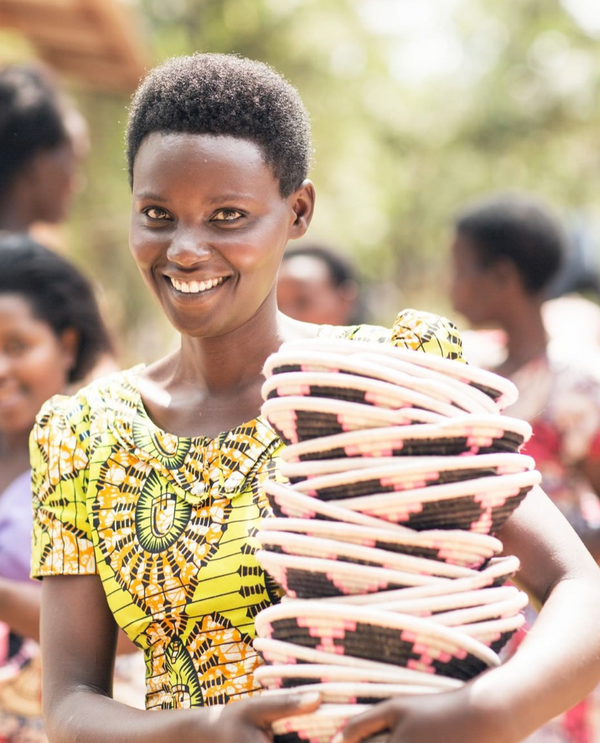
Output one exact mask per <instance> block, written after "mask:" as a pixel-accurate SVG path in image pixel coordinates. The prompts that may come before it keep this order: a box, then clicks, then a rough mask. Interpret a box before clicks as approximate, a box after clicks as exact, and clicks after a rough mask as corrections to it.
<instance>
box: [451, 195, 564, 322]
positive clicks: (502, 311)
mask: <svg viewBox="0 0 600 743" xmlns="http://www.w3.org/2000/svg"><path fill="white" fill-rule="evenodd" d="M564 248H565V235H564V232H563V229H562V227H561V224H560V222H559V220H558V219H557V217H556V216H555V215H554V213H553V212H552V211H551V210H550V209H549V208H548V207H547V206H546V205H544V204H543V203H542V202H540V201H539V200H537V199H535V198H534V197H532V196H529V195H524V194H512V193H508V194H498V195H492V196H489V197H487V198H484V199H482V200H480V201H477V202H475V203H473V204H471V205H469V206H467V207H466V208H465V209H464V210H463V211H462V213H461V214H459V216H458V218H457V219H456V221H455V233H454V239H453V243H452V282H451V298H452V303H453V305H454V309H455V310H456V311H457V312H460V313H461V314H462V315H464V316H465V317H466V318H467V320H469V322H470V323H471V324H472V325H473V326H475V327H490V326H500V327H502V328H504V329H505V330H506V331H507V332H508V333H509V334H510V333H511V332H519V330H521V331H522V332H527V331H528V329H530V328H533V327H538V326H539V324H540V323H541V319H540V320H539V322H538V318H540V317H541V315H540V313H541V306H542V303H543V301H544V299H545V292H546V289H547V287H548V285H549V283H550V282H551V280H552V278H553V277H554V275H555V274H556V273H557V271H558V270H559V268H560V265H561V260H562V256H563V254H564Z"/></svg>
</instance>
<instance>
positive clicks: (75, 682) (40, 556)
mask: <svg viewBox="0 0 600 743" xmlns="http://www.w3.org/2000/svg"><path fill="white" fill-rule="evenodd" d="M310 151H311V146H310V132H309V126H308V116H307V114H306V111H305V110H304V107H303V105H302V102H301V100H300V98H299V96H298V93H297V91H296V90H295V89H294V88H293V87H292V86H291V85H289V84H288V83H287V82H286V81H285V80H283V79H282V78H281V77H280V76H279V75H278V74H277V73H275V72H274V71H273V70H272V69H270V68H269V67H267V66H266V65H264V64H261V63H258V62H253V61H250V60H246V59H241V58H238V57H232V56H225V55H210V54H207V55H202V54H199V55H195V56H192V57H184V58H179V59H174V60H171V61H169V62H167V63H166V64H165V65H163V66H162V67H159V68H157V69H156V70H154V71H153V72H152V73H151V74H150V76H149V77H148V79H147V80H146V81H145V82H144V83H143V84H142V85H141V87H140V89H139V90H138V92H137V94H136V97H135V99H134V102H133V107H132V110H131V116H130V122H129V130H128V157H129V167H130V176H131V185H132V191H133V208H132V216H131V232H130V246H131V251H132V254H133V257H134V260H135V261H136V263H137V265H138V267H139V270H140V272H141V274H142V276H143V278H144V280H145V282H146V284H147V286H148V288H149V290H150V291H151V292H152V294H153V295H154V297H155V298H156V300H157V301H158V303H159V304H160V306H161V308H162V309H163V311H164V313H165V315H166V316H167V317H168V318H169V320H170V321H171V323H172V324H173V325H174V327H175V328H176V329H177V330H178V331H179V332H180V334H181V345H180V348H179V349H178V350H177V351H175V352H174V353H172V354H171V355H169V356H167V357H166V358H164V359H161V360H159V361H157V362H156V363H154V364H152V365H151V366H149V367H143V366H139V367H135V368H134V369H131V370H128V371H125V372H122V373H120V374H117V375H114V376H112V377H110V378H108V379H106V380H101V381H99V382H97V383H94V384H92V385H90V386H88V387H87V388H84V389H83V390H81V391H80V392H79V393H78V394H77V395H76V396H74V397H72V398H64V397H59V398H54V399H53V400H51V401H50V402H49V403H48V404H47V405H46V406H44V408H43V409H42V411H41V413H40V415H39V416H38V419H37V425H36V427H35V430H34V432H33V437H32V444H31V455H32V462H33V471H34V483H35V498H34V507H35V524H34V556H33V564H32V571H33V575H34V576H36V577H38V578H43V579H44V584H43V594H44V598H43V601H44V613H43V624H42V641H43V652H44V673H45V684H46V686H45V689H44V705H45V710H46V722H47V730H48V735H49V738H50V740H51V741H52V743H71V742H73V743H74V742H75V741H80V740H93V741H95V743H104V742H105V741H106V742H108V741H111V742H112V741H114V740H119V741H123V743H128V742H129V741H131V743H134V742H135V741H142V740H143V741H144V742H145V743H170V742H171V741H173V740H177V741H179V742H180V743H188V741H189V742H190V743H203V741H207V743H208V741H210V743H232V742H234V741H235V743H238V742H239V743H267V741H269V740H270V739H271V733H270V725H271V723H272V722H274V721H275V720H277V719H280V718H283V717H286V716H289V715H290V714H300V713H304V712H310V711H312V710H314V709H315V707H317V706H318V704H319V699H318V697H316V696H315V695H312V694H308V695H296V694H291V695H282V696H274V697H263V698H250V697H252V696H253V695H254V694H255V692H257V691H258V690H259V686H258V683H257V681H256V680H255V677H254V671H255V669H256V668H257V666H258V665H259V662H260V661H259V659H258V657H257V654H256V651H255V650H254V648H253V645H252V641H253V639H254V636H255V629H254V618H255V616H256V614H257V613H258V612H259V611H260V610H261V609H263V608H265V607H266V606H269V605H270V604H271V603H274V602H276V601H278V600H279V596H280V590H279V589H278V587H277V586H276V585H274V584H273V583H272V582H271V581H270V579H269V577H268V576H267V575H266V574H265V572H264V571H263V569H262V568H261V567H260V565H259V564H258V562H257V561H256V558H255V551H256V549H257V548H258V546H259V545H258V543H257V541H256V539H255V536H254V534H255V531H256V528H257V526H258V524H259V522H260V519H261V518H262V517H263V516H264V515H266V514H268V513H269V505H268V502H267V500H266V497H265V495H264V493H263V491H262V487H261V484H262V482H263V481H264V479H265V478H266V477H267V476H268V475H269V474H271V475H273V474H274V473H275V472H276V470H277V460H278V457H279V454H280V452H281V450H282V446H283V445H282V442H281V440H280V439H279V438H278V436H277V434H276V433H275V431H274V430H273V429H272V428H271V427H270V426H269V425H268V423H267V422H266V421H265V420H263V419H262V418H261V417H260V415H259V411H260V404H261V394H260V389H261V385H262V383H263V381H264V378H263V375H262V369H263V366H264V363H265V360H266V358H267V357H268V356H269V355H270V354H271V353H273V352H274V351H276V350H277V349H278V348H279V347H280V345H281V343H282V342H284V341H290V340H294V339H300V338H314V337H317V336H321V337H329V338H348V339H359V340H371V341H377V342H384V343H393V344H396V345H398V346H402V347H408V348H415V349H419V350H420V351H423V352H430V353H437V354H438V355H442V356H445V357H447V358H454V359H456V358H460V357H461V342H460V337H459V335H458V333H457V331H456V328H455V327H454V326H453V325H452V323H450V322H448V321H447V320H444V319H443V318H440V317H437V316H434V315H429V314H427V313H418V312H415V311H412V310H405V311H404V312H402V313H400V315H399V316H398V319H397V320H396V322H395V323H394V326H393V328H392V329H391V330H388V329H385V328H377V327H371V326H366V325H360V326H353V327H341V328H332V327H329V326H317V325H312V324H310V323H303V322H298V321H295V320H292V319H290V318H288V317H286V316H284V315H282V314H281V313H280V312H279V311H278V309H277V302H276V292H275V287H276V279H277V272H278V268H279V264H280V261H281V258H282V255H283V251H284V249H285V246H286V243H287V242H288V241H289V240H291V239H295V238H298V237H301V236H303V235H304V233H305V232H306V230H307V228H308V226H309V224H310V221H311V217H312V213H313V208H314V202H315V193H314V188H313V185H312V183H311V182H310V181H309V180H307V175H308V167H309V161H310ZM541 501H542V505H541V506H540V505H539V504H537V506H536V513H535V519H532V517H531V513H529V512H528V511H527V510H525V511H524V512H523V513H524V516H523V517H521V518H518V519H517V520H516V521H514V522H513V524H512V525H511V526H509V527H507V529H506V530H505V534H504V537H505V538H506V539H507V544H508V547H509V549H510V550H511V551H514V552H521V553H522V554H523V564H524V566H525V569H524V571H523V574H524V580H525V582H526V583H527V584H528V585H529V587H530V588H531V590H532V592H533V593H535V594H536V595H538V596H540V597H544V596H550V595H551V594H552V595H553V594H554V592H555V591H556V590H557V586H559V585H560V584H561V582H562V583H563V585H562V591H563V593H566V592H569V591H571V592H572V593H573V596H572V600H570V601H569V602H568V605H569V606H576V605H578V604H579V606H578V611H577V613H576V616H569V617H565V616H564V615H562V614H561V616H560V617H558V619H559V620H560V622H562V623H563V625H565V624H569V625H570V626H571V627H572V629H573V632H572V633H570V634H571V635H572V637H573V638H577V639H576V640H574V641H573V642H572V643H571V645H570V646H569V647H568V648H567V650H568V653H567V656H566V657H565V654H564V653H563V654H560V653H559V654H558V657H557V658H555V659H554V660H553V661H546V670H551V669H552V667H553V666H552V663H554V665H555V666H556V665H560V666H567V665H568V666H569V668H570V669H571V671H573V673H572V674H571V677H574V676H575V675H576V676H577V679H578V680H577V683H574V682H573V683H571V685H570V686H569V693H568V694H567V695H566V697H565V696H564V694H563V692H564V684H562V685H560V684H559V685H556V686H552V685H548V684H547V685H546V687H545V688H544V689H543V691H544V693H545V694H546V696H547V697H548V698H549V699H550V701H549V702H548V703H547V704H545V706H544V707H543V708H542V711H541V712H540V711H539V705H538V694H537V691H538V687H537V686H535V685H534V683H533V682H532V680H531V678H530V676H528V675H527V674H526V673H524V672H523V664H524V665H525V668H527V666H528V665H529V666H535V665H536V663H532V656H533V660H536V662H537V660H539V656H540V646H542V647H543V648H544V652H543V654H541V655H542V656H545V655H547V653H546V649H545V648H546V646H547V644H548V643H547V640H548V637H547V634H546V636H544V632H543V631H538V633H537V634H538V641H537V653H536V644H535V642H533V643H531V642H530V643H529V645H527V647H530V646H531V648H532V649H531V650H530V651H529V653H527V652H524V653H522V656H523V657H524V661H523V662H521V661H519V663H517V665H516V666H515V667H514V669H513V670H509V672H508V673H507V674H505V678H504V677H503V676H502V672H503V669H499V670H498V671H496V673H499V674H500V677H498V676H495V677H492V678H499V680H498V682H497V683H498V684H499V685H500V687H501V688H502V689H503V694H504V697H503V698H502V699H501V700H500V703H499V704H497V705H494V707H493V709H492V710H489V709H487V708H486V701H487V697H486V696H485V688H486V687H485V685H484V687H483V690H482V691H479V692H478V689H479V687H476V688H468V689H467V691H465V692H462V690H461V692H451V693H448V694H440V695H436V697H437V700H436V704H437V705H438V707H439V710H438V711H443V712H444V714H446V712H448V714H451V717H452V720H451V722H452V729H453V730H454V731H456V733H455V734H456V735H457V736H458V738H457V740H461V741H463V740H469V741H471V743H478V741H480V740H481V741H485V743H495V742H496V741H502V743H512V742H513V741H515V740H517V739H518V736H519V735H520V734H521V733H522V732H524V731H525V732H528V729H529V728H530V727H531V725H532V724H533V725H535V724H536V723H537V721H538V720H540V719H541V720H542V721H543V719H545V717H544V716H548V715H550V714H554V713H555V712H556V711H558V710H557V707H560V705H561V704H563V703H564V702H565V699H566V702H567V703H568V701H569V699H570V698H571V697H572V696H573V695H577V694H579V693H584V692H585V691H586V690H587V687H588V686H589V684H590V683H593V682H594V681H595V677H594V678H593V679H591V677H592V676H594V669H593V668H592V669H590V667H589V664H586V663H584V662H582V661H580V660H579V659H580V658H581V657H582V656H583V653H582V652H580V649H581V648H580V647H579V644H578V643H580V642H585V644H586V648H587V649H589V647H596V648H598V649H599V652H600V640H597V639H596V636H597V632H596V629H595V624H594V623H593V622H592V621H591V620H590V621H589V622H588V623H586V622H585V621H582V619H581V617H582V616H590V617H592V616H594V615H595V614H596V613H597V611H598V609H599V608H600V592H599V590H598V585H597V582H598V581H597V575H596V573H595V572H594V571H596V568H595V566H594V564H593V563H592V562H591V561H588V562H586V560H588V558H587V553H586V552H585V550H584V548H583V547H581V546H580V545H578V543H577V541H576V539H575V538H573V537H571V535H570V534H568V533H567V536H566V537H564V535H563V537H562V541H563V544H564V545H565V548H566V549H567V550H568V552H569V553H570V556H569V558H568V559H567V558H565V555H564V554H562V553H561V555H560V558H559V557H557V555H556V550H555V547H556V544H555V542H556V539H554V542H553V537H555V536H556V527H555V526H554V525H553V523H552V518H551V517H550V519H549V522H548V537H547V538H545V537H541V536H539V535H537V536H536V535H535V529H534V526H533V521H535V526H536V527H537V525H538V524H539V523H540V521H542V520H544V512H545V511H544V509H545V508H547V506H544V502H543V498H541ZM546 516H547V514H546ZM546 520H548V519H546ZM558 531H560V527H559V528H558ZM573 539H575V541H574V542H573ZM532 551H533V553H535V557H533V556H532ZM567 579H568V580H567ZM564 583H566V584H567V588H565V586H564ZM575 599H577V600H575ZM581 602H583V604H586V602H587V604H586V605H587V606H588V607H589V609H590V611H589V612H587V611H584V612H581V611H580V607H581V606H582V604H581ZM65 607H68V611H65ZM550 613H551V612H550ZM555 613H556V610H555ZM555 619H556V617H555ZM548 623H549V626H556V625H552V622H551V621H550V620H548ZM117 626H121V627H122V628H123V629H124V630H125V632H126V633H127V634H128V635H129V637H130V638H131V639H132V640H133V641H134V642H135V643H136V644H137V645H138V646H139V647H141V648H143V650H144V653H145V656H146V669H147V677H146V685H147V695H146V706H147V708H148V709H154V710H162V711H161V713H160V715H147V714H146V713H145V712H141V711H137V710H131V709H128V708H126V707H123V706H120V705H118V704H116V703H115V702H114V701H113V700H112V699H111V675H112V661H113V658H114V648H115V638H116V631H117V630H116V628H117ZM573 659H576V660H573ZM542 665H543V664H542ZM541 675H542V678H544V679H545V678H546V677H552V676H551V674H549V673H542V674H541ZM502 678H504V682H502ZM521 678H523V679H524V680H522V681H520V682H518V680H519V679H521ZM465 688H466V687H465ZM534 691H535V692H536V693H533V692H534ZM471 692H473V697H471ZM482 693H483V697H482ZM569 694H570V695H571V696H569ZM515 695H516V696H517V697H518V696H519V695H520V696H521V697H522V698H521V699H520V707H519V708H517V709H516V714H517V723H516V724H515V723H514V721H513V720H511V721H510V722H508V720H507V716H506V715H502V714H500V713H499V712H501V711H502V705H503V704H504V703H505V702H508V701H509V700H512V698H513V697H514V696H515ZM473 699H474V700H476V701H473ZM229 702H235V703H234V704H228V703H229ZM421 702H422V700H421V698H419V697H415V702H414V709H413V710H412V717H413V722H415V720H414V717H415V714H416V713H418V711H419V709H420V704H421ZM203 708H210V709H203ZM181 709H185V710H186V711H183V712H182V711H181ZM375 709H376V710H377V709H378V708H375ZM428 710H429V711H428V714H427V716H426V719H423V716H422V714H421V718H420V720H416V723H415V724H416V732H415V736H414V737H413V738H410V740H411V741H412V740H422V739H428V740H430V741H434V740H438V739H441V738H440V735H441V733H442V732H443V728H444V727H445V725H444V721H445V717H444V716H440V714H437V712H436V710H433V709H431V705H430V706H429V707H428ZM397 712H398V710H397V709H396V708H395V707H394V708H393V709H391V710H390V708H389V706H388V707H385V706H384V707H383V708H382V712H381V715H379V713H378V712H376V711H375V712H373V715H374V716H373V715H372V716H371V717H367V719H366V721H365V723H364V724H365V725H366V726H367V727H368V726H371V727H374V728H377V729H381V727H382V726H383V727H385V726H388V727H389V725H390V724H392V723H390V722H389V721H390V720H392V719H393V718H394V715H396V714H397ZM402 716H408V717H410V715H405V711H404V710H402ZM431 721H434V722H433V723H431ZM360 724H361V723H360V722H359V723H358V727H357V726H356V725H355V726H354V727H353V728H350V729H349V732H348V735H350V736H353V739H355V740H356V739H358V738H361V737H365V736H366V735H368V734H369V730H366V729H362V728H361V727H360ZM393 724H395V722H394V723H393ZM431 724H433V725H434V726H435V724H437V733H438V737H437V738H436V737H435V735H433V734H432V732H431V730H428V731H427V735H425V736H423V735H420V732H419V726H423V725H426V726H428V725H429V726H430V727H431ZM527 726H529V728H528V727H527ZM413 727H414V726H413ZM515 730H516V731H517V733H516V735H515ZM474 731H476V732H474ZM492 731H493V732H492ZM407 740H409V739H408V738H407Z"/></svg>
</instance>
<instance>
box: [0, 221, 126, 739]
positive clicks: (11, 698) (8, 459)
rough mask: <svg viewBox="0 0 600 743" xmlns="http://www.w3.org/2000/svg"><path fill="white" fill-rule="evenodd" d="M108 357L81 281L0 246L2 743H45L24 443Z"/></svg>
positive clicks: (36, 255) (32, 249) (16, 244)
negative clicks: (57, 401) (48, 406)
mask: <svg viewBox="0 0 600 743" xmlns="http://www.w3.org/2000/svg"><path fill="white" fill-rule="evenodd" d="M110 352H111V344H110V340H109V337H108V334H107V331H106V328H105V327H104V324H103V322H102V319H101V317H100V313H99V311H98V307H97V305H96V301H95V299H94V295H93V291H92V288H91V286H90V285H89V283H88V282H87V281H86V280H85V279H84V278H83V276H82V275H81V274H80V273H79V271H78V270H77V269H76V268H75V267H74V266H72V265H71V264H70V263H68V262H67V261H66V260H65V259H63V258H61V257H60V256H57V255H55V254H53V253H51V252H50V251H48V250H46V249H45V248H43V247H42V246H40V245H38V244H36V243H34V242H33V241H32V240H30V239H29V238H28V237H25V236H23V235H15V236H13V237H9V238H4V240H2V241H0V621H1V622H4V623H5V624H6V625H8V626H9V627H10V630H11V635H10V637H9V643H8V645H7V646H6V647H5V648H4V650H5V653H4V657H3V658H2V662H3V663H4V667H3V669H2V671H1V676H2V678H3V679H5V681H4V682H3V683H2V684H1V685H0V741H13V742H14V743H17V742H18V741H21V740H23V741H25V740H27V741H33V740H45V736H44V734H43V726H42V721H41V709H40V700H39V695H38V692H39V672H38V669H37V654H38V653H37V646H36V645H35V644H32V643H31V641H28V640H27V639H26V638H32V639H37V638H38V634H39V619H40V593H41V592H40V590H39V587H38V586H37V585H35V584H34V583H32V582H31V581H30V580H29V563H30V551H31V550H30V542H31V528H32V514H31V475H30V471H29V456H28V445H27V442H28V437H29V433H30V431H31V429H32V427H33V424H34V421H35V416H36V414H37V412H38V410H39V409H40V407H41V406H42V404H43V403H44V402H45V401H46V400H47V399H48V398H50V397H52V395H55V394H57V393H59V392H64V391H65V390H67V389H68V387H69V385H70V384H76V383H77V382H80V381H81V380H82V379H84V378H85V376H86V375H87V374H88V373H89V371H90V370H91V369H92V368H93V367H94V365H95V364H96V362H97V359H98V358H99V356H100V355H103V354H106V353H110ZM19 668H21V669H22V672H21V673H18V672H17V671H18V669H19ZM7 678H9V680H8V681H6V679H7ZM19 713H22V714H19Z"/></svg>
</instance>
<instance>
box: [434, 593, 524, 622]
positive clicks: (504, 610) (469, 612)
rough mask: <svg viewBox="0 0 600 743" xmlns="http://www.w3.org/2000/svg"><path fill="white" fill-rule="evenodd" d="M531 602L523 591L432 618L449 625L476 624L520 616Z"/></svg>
mask: <svg viewBox="0 0 600 743" xmlns="http://www.w3.org/2000/svg"><path fill="white" fill-rule="evenodd" d="M528 603H529V597H528V596H527V594H526V593H524V592H523V591H519V593H518V594H517V595H516V596H513V597H511V598H508V599H505V600H503V601H496V602H491V603H489V604H480V605H479V606H471V607H465V608H464V609H454V610H453V611H447V612H442V613H441V614H436V615H435V616H434V617H432V619H434V620H435V621H436V622H440V624H445V625H446V626H447V627H460V628H461V629H463V628H464V627H465V626H469V625H474V624H476V623H482V622H486V621H488V620H493V619H494V620H495V619H498V620H499V619H507V618H512V617H514V616H518V615H519V613H520V612H521V610H522V609H524V608H525V607H526V606H527V604H528Z"/></svg>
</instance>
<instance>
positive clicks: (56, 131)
mask: <svg viewBox="0 0 600 743" xmlns="http://www.w3.org/2000/svg"><path fill="white" fill-rule="evenodd" d="M86 149H87V129H86V125H85V121H84V120H83V118H82V116H81V115H80V114H79V113H78V112H77V110H76V109H75V108H74V106H73V105H72V104H71V103H70V102H69V101H68V100H67V99H66V98H65V96H64V95H63V94H62V92H61V91H60V89H59V88H58V87H57V85H56V83H55V81H54V79H53V77H52V75H51V73H50V72H49V71H48V70H46V69H44V68H43V67H40V66H36V65H11V66H8V67H5V68H4V69H2V70H0V230H6V231H10V232H26V231H28V230H29V229H30V228H31V226H32V225H34V224H35V223H38V222H43V223H49V224H56V223H58V222H61V221H63V220H64V219H65V217H66V215H67V211H68V208H69V205H70V203H71V199H72V196H73V193H74V191H75V190H76V184H77V175H78V164H79V162H80V160H81V159H82V157H83V155H84V154H85V150H86Z"/></svg>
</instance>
